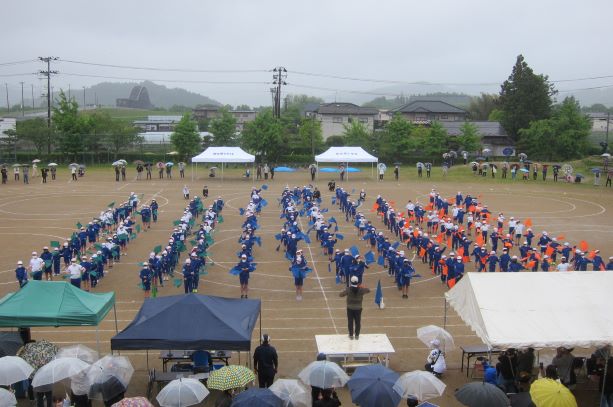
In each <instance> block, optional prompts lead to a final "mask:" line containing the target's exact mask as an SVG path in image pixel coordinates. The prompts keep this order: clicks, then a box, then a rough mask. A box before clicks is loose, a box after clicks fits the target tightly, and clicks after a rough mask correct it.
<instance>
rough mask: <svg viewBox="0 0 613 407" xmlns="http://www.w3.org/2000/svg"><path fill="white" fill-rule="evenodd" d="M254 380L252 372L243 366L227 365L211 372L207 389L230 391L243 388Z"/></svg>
mask: <svg viewBox="0 0 613 407" xmlns="http://www.w3.org/2000/svg"><path fill="white" fill-rule="evenodd" d="M254 380H255V374H253V371H252V370H251V369H249V368H247V367H245V366H240V365H229V366H224V367H222V368H221V369H217V370H215V371H213V372H211V375H210V376H209V379H208V380H207V384H208V386H209V389H216V390H230V389H237V388H239V387H245V386H246V385H247V384H249V383H251V382H252V381H254Z"/></svg>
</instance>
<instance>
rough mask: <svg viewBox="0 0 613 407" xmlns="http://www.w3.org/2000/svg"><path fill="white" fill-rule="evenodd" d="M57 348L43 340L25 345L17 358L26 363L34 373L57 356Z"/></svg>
mask: <svg viewBox="0 0 613 407" xmlns="http://www.w3.org/2000/svg"><path fill="white" fill-rule="evenodd" d="M58 352H59V348H58V347H57V346H55V345H54V344H52V343H51V342H48V341H46V340H44V339H41V340H40V341H38V342H30V343H27V344H25V346H24V347H23V348H21V350H20V351H19V354H18V355H17V356H20V357H21V358H22V359H23V360H25V361H26V362H28V363H29V364H30V365H32V367H33V368H34V373H36V371H37V370H38V369H40V368H41V367H43V366H44V365H46V364H47V363H49V362H51V360H52V359H53V358H54V357H55V355H57V353H58Z"/></svg>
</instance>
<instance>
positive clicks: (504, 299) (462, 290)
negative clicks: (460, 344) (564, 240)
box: [445, 271, 613, 349]
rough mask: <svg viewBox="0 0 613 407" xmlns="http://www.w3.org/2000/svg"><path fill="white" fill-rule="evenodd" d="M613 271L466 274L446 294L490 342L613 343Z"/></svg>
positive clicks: (506, 344)
mask: <svg viewBox="0 0 613 407" xmlns="http://www.w3.org/2000/svg"><path fill="white" fill-rule="evenodd" d="M611 293H613V273H610V272H602V271H593V272H592V271H573V272H561V273H558V272H549V273H545V272H536V273H529V272H525V273H466V274H465V275H464V278H462V279H461V280H460V282H459V283H457V284H456V285H455V287H453V288H452V289H451V290H450V291H449V292H447V293H446V294H445V297H446V299H447V301H448V302H449V304H450V305H451V306H452V307H453V309H455V310H456V312H457V313H458V314H459V315H460V317H461V318H462V319H463V320H464V322H465V323H466V324H467V325H469V326H470V327H471V329H472V330H473V331H475V333H476V334H477V336H478V337H479V338H481V340H482V341H483V343H485V344H486V345H488V346H489V347H497V348H501V349H506V348H525V347H534V348H544V347H558V346H564V347H569V348H571V347H582V348H589V347H601V346H604V345H607V344H613V313H612V312H611V310H612V309H613V308H612V306H611V301H610V296H611Z"/></svg>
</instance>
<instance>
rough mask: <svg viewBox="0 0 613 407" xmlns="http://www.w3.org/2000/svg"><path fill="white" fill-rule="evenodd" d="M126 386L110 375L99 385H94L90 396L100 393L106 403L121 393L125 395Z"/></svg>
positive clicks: (90, 390)
mask: <svg viewBox="0 0 613 407" xmlns="http://www.w3.org/2000/svg"><path fill="white" fill-rule="evenodd" d="M125 391H126V386H124V385H123V383H122V382H121V380H119V379H118V378H117V377H115V376H111V375H108V376H106V377H104V378H102V380H101V381H100V382H99V383H95V384H92V386H91V387H90V389H89V394H90V396H92V397H93V396H94V395H95V394H98V393H100V394H101V395H102V399H103V400H104V401H107V400H111V399H113V398H115V397H117V396H119V395H120V394H121V393H125Z"/></svg>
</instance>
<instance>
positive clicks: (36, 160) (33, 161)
mask: <svg viewBox="0 0 613 407" xmlns="http://www.w3.org/2000/svg"><path fill="white" fill-rule="evenodd" d="M39 162H40V160H39V159H38V158H37V159H35V160H32V164H38V163H39Z"/></svg>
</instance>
